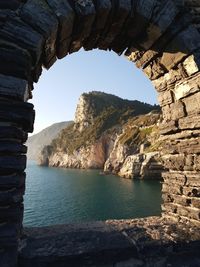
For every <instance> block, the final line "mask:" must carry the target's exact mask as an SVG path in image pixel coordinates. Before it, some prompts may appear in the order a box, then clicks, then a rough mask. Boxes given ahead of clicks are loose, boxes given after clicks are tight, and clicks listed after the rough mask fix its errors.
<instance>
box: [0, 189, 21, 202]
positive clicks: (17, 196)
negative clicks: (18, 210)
mask: <svg viewBox="0 0 200 267" xmlns="http://www.w3.org/2000/svg"><path fill="white" fill-rule="evenodd" d="M24 192H25V187H23V188H20V189H16V188H12V189H8V190H6V191H5V190H4V191H1V190H0V205H4V204H5V205H8V204H9V205H10V204H12V203H19V202H22V201H23V195H24Z"/></svg>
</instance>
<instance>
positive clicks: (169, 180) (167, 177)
mask: <svg viewBox="0 0 200 267" xmlns="http://www.w3.org/2000/svg"><path fill="white" fill-rule="evenodd" d="M162 177H163V179H164V182H165V183H166V184H169V185H170V184H174V185H175V186H176V185H179V186H184V185H186V182H187V178H186V175H185V174H184V173H183V172H163V173H162ZM168 193H170V191H169V192H168Z"/></svg>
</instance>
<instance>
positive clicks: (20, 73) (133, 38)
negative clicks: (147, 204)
mask: <svg viewBox="0 0 200 267" xmlns="http://www.w3.org/2000/svg"><path fill="white" fill-rule="evenodd" d="M199 6H200V4H199V1H190V0H188V1H173V0H168V1H164V0H157V1H151V0H150V1H149V0H148V1H147V0H145V1H142V0H134V1H131V0H127V1H123V0H119V1H117V0H116V1H115V0H112V1H110V0H103V1H102V0H94V1H92V0H76V1H68V0H60V1H58V0H21V1H19V0H10V1H7V0H1V2H0V128H1V129H0V175H1V176H0V220H1V221H0V266H2V267H6V266H15V265H16V260H17V246H18V240H19V237H20V231H21V227H22V219H23V194H24V188H25V174H24V170H25V168H26V156H25V154H26V147H25V146H24V145H23V143H24V142H25V141H26V139H27V132H31V131H32V128H33V122H34V110H33V105H31V104H29V103H27V102H26V101H27V100H28V99H29V98H31V91H32V90H33V83H34V82H37V81H38V79H39V77H40V75H41V73H42V66H43V67H45V68H47V69H48V68H50V67H51V66H52V65H53V64H54V63H55V61H56V60H57V58H59V59H60V58H63V57H65V56H66V55H67V54H69V53H73V52H75V51H78V50H79V49H80V48H81V47H84V49H85V50H90V49H93V48H99V49H103V50H113V51H115V52H116V53H117V54H119V55H121V54H123V53H125V55H126V56H127V57H128V58H129V60H132V61H133V62H134V63H135V64H136V66H137V67H139V68H141V69H142V70H143V71H144V73H145V74H146V75H147V76H148V77H149V79H150V80H152V82H153V84H154V86H155V88H156V90H157V91H158V98H159V103H160V105H161V107H162V111H163V117H164V122H163V125H162V127H161V133H162V135H163V138H164V139H166V147H165V150H164V152H165V159H166V160H165V167H166V169H167V170H168V171H167V172H166V173H164V174H163V177H164V184H163V189H162V190H163V199H164V204H163V207H162V209H163V216H164V217H168V218H169V219H171V220H175V221H180V220H181V221H184V222H187V221H189V222H190V223H194V224H195V225H199V212H200V206H199V196H200V193H199V184H200V182H199V168H200V167H199V166H200V115H199V114H200V106H199V100H200V84H199V83H200V81H199V76H200V74H199V66H200V34H199V22H200V20H199V17H200V16H199V13H200V12H199Z"/></svg>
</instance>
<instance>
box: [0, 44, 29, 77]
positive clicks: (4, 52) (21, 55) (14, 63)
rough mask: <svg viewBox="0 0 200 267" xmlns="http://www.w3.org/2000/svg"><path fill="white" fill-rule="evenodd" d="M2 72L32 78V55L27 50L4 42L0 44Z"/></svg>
mask: <svg viewBox="0 0 200 267" xmlns="http://www.w3.org/2000/svg"><path fill="white" fill-rule="evenodd" d="M0 62H1V64H0V73H1V74H5V75H8V76H14V77H17V78H21V79H25V80H30V79H31V57H30V55H29V53H28V52H27V51H25V50H24V49H20V48H18V47H16V46H13V45H10V44H9V43H4V44H3V45H0Z"/></svg>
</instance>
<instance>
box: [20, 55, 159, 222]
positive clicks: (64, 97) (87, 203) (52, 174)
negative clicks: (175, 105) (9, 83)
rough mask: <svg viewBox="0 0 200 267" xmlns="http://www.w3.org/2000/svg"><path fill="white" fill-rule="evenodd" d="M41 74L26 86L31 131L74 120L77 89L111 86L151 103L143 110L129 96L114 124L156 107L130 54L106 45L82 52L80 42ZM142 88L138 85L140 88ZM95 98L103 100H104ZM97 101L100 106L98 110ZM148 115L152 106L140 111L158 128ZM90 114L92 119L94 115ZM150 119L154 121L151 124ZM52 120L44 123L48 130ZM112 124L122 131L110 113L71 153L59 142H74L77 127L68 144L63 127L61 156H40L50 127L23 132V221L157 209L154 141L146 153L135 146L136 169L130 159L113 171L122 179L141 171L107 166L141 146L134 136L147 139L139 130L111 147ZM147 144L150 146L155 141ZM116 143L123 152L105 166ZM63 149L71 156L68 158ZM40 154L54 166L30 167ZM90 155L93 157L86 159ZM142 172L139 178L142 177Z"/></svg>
mask: <svg viewBox="0 0 200 267" xmlns="http://www.w3.org/2000/svg"><path fill="white" fill-rule="evenodd" d="M105 62H106V64H105ZM105 67H106V68H105ZM66 73H67V75H66ZM43 74H44V75H43V76H42V77H41V79H40V80H39V82H38V85H37V87H35V89H34V91H33V100H32V103H33V104H34V106H35V110H36V119H35V125H36V132H37V129H43V128H46V127H47V126H50V125H52V124H53V123H59V122H64V121H72V120H74V118H75V109H76V106H77V105H78V103H79V101H78V99H79V97H80V95H82V94H83V93H88V92H91V91H94V90H95V91H98V92H104V93H107V94H114V95H117V96H118V97H119V96H121V98H123V99H129V100H133V101H134V100H138V101H139V100H140V102H141V101H142V102H148V103H151V104H152V107H150V109H147V110H145V108H147V106H145V105H144V106H143V105H142V103H141V107H140V105H139V106H138V104H139V102H138V103H135V104H134V103H133V108H134V109H135V111H134V112H132V113H131V114H132V115H131V114H130V115H128V116H126V118H125V117H124V120H125V121H124V122H123V123H122V122H121V123H120V124H121V125H125V124H127V122H128V120H129V119H132V118H133V117H135V115H136V114H140V113H141V114H143V112H144V113H147V114H148V113H149V112H151V109H152V110H154V109H155V111H156V109H157V108H158V107H157V106H156V107H155V108H154V107H153V105H154V104H155V103H156V102H157V99H156V92H155V90H154V88H153V86H152V84H151V82H150V81H149V80H148V78H147V77H145V76H144V74H143V72H142V71H141V70H139V69H137V68H136V67H135V66H134V65H133V64H132V63H131V62H130V61H127V60H125V58H124V57H123V56H121V57H119V56H118V55H116V54H115V53H112V52H106V51H98V50H93V51H91V52H89V51H87V52H85V51H83V50H82V51H80V52H78V53H76V54H72V55H69V56H68V57H67V58H66V59H65V60H62V61H58V62H57V64H55V65H54V67H52V68H51V69H50V70H49V71H46V72H45V73H43ZM58 77H59V79H58ZM141 89H143V93H142V94H141ZM47 96H48V101H47ZM102 97H103V95H102ZM106 97H107V98H108V99H110V98H111V97H112V96H111V95H107V96H106V95H105V97H104V98H103V101H106V100H107V99H106ZM93 100H94V101H95V102H94V103H93V104H94V106H95V107H96V104H95V103H96V101H97V98H95V95H94V97H93ZM116 100H117V99H116V97H113V99H112V101H113V102H114V103H115V102H116ZM107 101H109V100H107ZM120 101H121V100H120ZM101 103H102V105H103V102H101ZM114 103H113V104H114ZM111 104H112V103H111ZM129 104H130V103H129ZM104 105H105V104H104ZM122 107H123V108H124V105H123V106H121V108H122ZM128 107H129V105H128V102H127V105H126V109H125V110H124V111H122V112H121V114H123V113H124V112H127V111H128ZM96 108H97V107H96ZM140 108H142V109H140ZM85 109H87V107H85ZM104 109H107V105H105V107H104ZM104 109H102V111H103V110H104ZM139 109H140V110H139ZM102 111H100V113H102ZM159 112H160V111H159ZM85 113H86V117H88V118H89V116H90V115H89V114H90V113H91V111H90V112H89V110H88V112H85ZM129 113H130V112H129ZM96 116H100V114H99V113H98V112H97V113H96ZM120 116H121V115H120ZM107 117H109V118H110V119H114V117H113V116H111V115H109V114H108V115H107V116H106V117H104V119H103V118H102V117H99V119H100V120H105V119H108V118H107ZM153 117H154V115H153V114H152V115H146V117H144V118H147V120H148V124H149V125H150V128H148V126H147V130H149V131H151V129H154V127H156V131H158V127H157V121H158V118H157V117H160V116H159V115H158V116H157V115H155V118H153ZM88 118H86V119H88ZM144 118H142V115H141V119H142V120H144ZM94 119H96V117H95V118H94ZM135 119H136V118H135ZM154 120H155V121H154ZM43 122H45V123H46V125H45V126H46V127H45V126H43ZM139 123H140V124H141V123H142V122H139V121H138V122H137V123H136V124H137V126H138V124H139ZM152 124H155V125H153V126H152ZM76 125H77V124H76ZM113 126H114V127H113ZM134 126H135V127H136V125H135V122H134V121H133V122H130V123H129V124H128V126H126V128H127V127H134ZM52 127H53V126H52ZM52 127H51V128H50V129H51V130H49V131H54V130H53V128H52ZM55 127H56V129H57V127H58V125H57V124H56V126H55ZM66 127H67V126H65V128H66ZM74 127H75V126H73V128H74ZM99 127H100V126H99ZM124 127H125V126H124ZM139 127H140V126H139ZM144 127H146V125H145V124H143V125H142V126H141V128H144ZM107 128H108V129H107ZM99 129H100V128H99ZM124 129H125V128H124ZM141 130H142V131H143V132H144V131H145V130H144V129H141ZM47 131H48V129H47ZM60 131H61V130H60ZM96 131H98V129H96ZM107 131H109V133H107ZM116 131H117V132H119V134H121V131H122V130H121V129H119V124H118V122H117V121H116V122H114V123H113V122H112V121H111V123H110V124H109V125H108V126H107V127H106V128H105V129H104V130H103V132H105V134H104V133H102V134H101V135H100V137H96V141H95V140H94V141H92V145H93V146H92V147H93V148H90V145H89V144H87V143H86V142H84V140H83V141H82V142H81V143H80V144H81V147H84V146H86V148H85V150H84V151H82V152H81V153H79V152H78V151H79V149H77V150H75V151H74V152H73V154H75V155H77V154H79V155H78V156H73V157H72V156H71V153H69V152H68V151H65V149H67V148H68V147H69V146H70V144H71V142H72V143H74V142H77V140H76V138H80V137H81V135H82V133H81V132H79V131H78V130H77V131H75V130H74V131H73V135H75V134H76V135H77V137H76V138H74V140H73V141H72V139H70V142H69V144H68V145H67V144H66V140H67V138H65V136H66V133H65V136H64V139H62V140H61V141H63V142H64V143H63V145H59V152H60V154H59V155H60V156H61V155H62V159H59V158H57V157H56V161H55V160H53V161H52V160H49V159H46V158H45V159H44V158H43V157H41V151H42V149H43V148H44V146H46V145H48V146H49V145H51V142H52V140H51V141H49V140H47V139H48V138H49V135H50V134H51V132H50V133H49V132H46V133H44V132H42V133H41V134H42V135H39V136H33V137H31V138H29V140H28V143H27V145H28V153H27V159H28V161H27V169H26V172H27V179H26V194H25V201H24V205H25V211H24V226H46V225H54V224H66V223H74V222H79V221H82V222H84V221H97V220H108V219H126V218H135V217H146V216H150V215H160V213H161V208H160V207H161V183H160V181H161V171H162V169H161V166H160V165H159V164H157V161H156V160H154V155H156V156H157V157H158V155H157V154H156V151H155V149H154V150H153V153H152V152H151V150H148V151H147V149H146V151H147V154H146V153H145V154H144V155H143V154H142V153H141V155H138V156H137V157H138V158H139V157H141V160H140V161H139V162H138V164H137V163H134V161H133V163H132V164H134V165H135V166H136V165H138V167H137V168H138V171H137V172H136V171H132V169H133V167H128V168H127V169H128V171H129V172H130V174H128V175H127V174H123V173H122V172H121V173H120V176H121V177H122V176H123V177H125V178H128V179H133V178H137V179H141V181H133V180H132V181H128V179H124V180H122V179H120V178H119V177H120V176H119V177H115V176H113V175H111V174H115V175H117V174H118V173H119V170H120V169H122V164H123V162H124V161H125V159H126V158H127V157H128V156H129V155H134V154H138V153H140V151H139V150H140V143H141V142H142V143H144V142H145V140H146V138H145V137H142V138H143V140H141V141H140V140H138V141H139V143H138V144H137V142H136V140H135V141H134V142H135V145H136V146H134V147H133V148H132V149H131V148H130V146H128V147H129V149H128V150H127V149H126V148H125V145H124V146H119V148H118V149H117V150H116V151H113V152H112V150H113V149H114V141H113V140H116V139H117V138H118V137H117V136H116ZM123 131H124V130H123ZM76 132H77V133H76ZM155 134H156V133H155ZM101 136H102V137H101ZM103 136H104V137H103ZM151 136H153V135H151ZM35 138H36V139H35ZM89 138H90V139H92V138H93V136H92V134H90V136H89ZM155 138H156V140H155V141H153V142H157V134H156V137H155ZM155 138H154V139H155ZM42 142H45V145H44V143H43V145H42ZM87 142H88V138H87ZM96 142H97V143H98V146H97V147H96V146H95V143H96ZM152 145H154V146H155V144H152ZM108 148H109V151H108ZM82 149H83V148H82ZM91 149H92V150H94V152H93V154H91V155H90V154H88V152H87V151H88V150H91ZM120 149H123V150H124V156H122V158H121V156H119V157H118V156H117V157H116V159H111V160H110V162H113V168H112V170H109V169H108V167H107V165H108V164H107V165H105V164H106V161H108V159H109V158H110V156H111V153H112V154H113V153H114V154H115V153H116V152H117V151H118V152H117V153H120ZM61 150H62V152H61ZM95 151H96V152H95ZM151 153H152V154H151ZM55 154H56V152H55ZM70 156H71V158H73V159H72V160H71V158H70ZM51 157H52V156H51ZM54 157H55V156H54ZM63 157H64V158H66V160H64V161H63ZM142 157H144V158H142ZM148 157H149V158H148ZM39 158H42V159H40V163H39V164H42V165H44V164H45V165H49V167H51V166H53V167H60V168H59V169H58V170H55V169H54V170H51V169H50V168H49V169H47V168H41V167H37V164H36V163H35V162H31V161H29V160H35V161H39ZM80 158H82V159H80ZM91 158H92V162H91V163H90V161H91ZM146 158H147V162H146V163H145V162H144V164H143V166H142V162H143V161H144V160H145V159H146ZM44 161H45V163H44ZM116 161H119V164H120V165H119V167H120V169H119V170H118V168H119V167H118V166H117V165H116V166H115V164H116V163H115V162H116ZM127 161H128V159H127ZM80 162H83V163H82V165H80ZM34 164H35V165H34ZM69 164H70V166H69ZM127 164H128V163H127ZM129 165H130V163H129ZM104 166H105V167H104ZM124 166H125V167H124V168H126V165H124ZM61 168H65V169H66V168H76V169H77V171H75V170H74V171H73V170H67V169H66V170H60V169H61ZM79 168H81V169H89V170H90V169H94V168H95V169H97V171H95V170H94V171H92V170H91V171H85V172H84V171H78V169H79ZM140 169H141V171H140ZM103 170H104V171H105V175H103V172H102V171H103ZM144 172H145V173H144ZM140 173H141V174H140ZM143 173H144V174H143ZM99 174H100V175H99ZM108 174H110V175H108ZM144 176H145V177H144ZM78 177H79V179H78ZM144 178H145V181H143V179H144ZM95 179H96V180H95ZM152 180H153V181H152ZM51 185H52V186H51ZM98 185H99V186H98ZM70 188H71V189H70ZM98 189H99V190H98ZM117 192H118V193H117ZM53 196H56V197H53ZM72 196H73V197H72ZM94 203H95V204H94ZM128 203H129V204H128ZM95 210H96V212H95Z"/></svg>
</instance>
